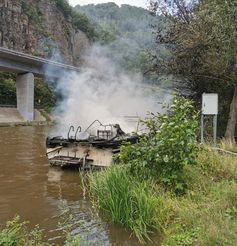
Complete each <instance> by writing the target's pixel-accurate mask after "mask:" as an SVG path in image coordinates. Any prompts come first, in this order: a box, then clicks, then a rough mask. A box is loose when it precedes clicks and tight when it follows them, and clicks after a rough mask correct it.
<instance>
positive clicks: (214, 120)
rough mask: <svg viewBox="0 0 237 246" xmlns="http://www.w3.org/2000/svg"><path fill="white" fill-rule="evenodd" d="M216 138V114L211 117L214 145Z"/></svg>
mask: <svg viewBox="0 0 237 246" xmlns="http://www.w3.org/2000/svg"><path fill="white" fill-rule="evenodd" d="M216 139H217V115H214V118H213V143H214V146H216Z"/></svg>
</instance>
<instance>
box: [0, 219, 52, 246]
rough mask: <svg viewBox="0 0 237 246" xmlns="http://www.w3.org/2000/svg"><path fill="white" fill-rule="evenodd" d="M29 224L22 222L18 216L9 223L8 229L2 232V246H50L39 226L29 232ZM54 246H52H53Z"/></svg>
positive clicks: (0, 243)
mask: <svg viewBox="0 0 237 246" xmlns="http://www.w3.org/2000/svg"><path fill="white" fill-rule="evenodd" d="M28 224H29V223H28V222H21V221H20V217H19V216H16V217H15V218H14V219H13V220H11V221H8V222H7V224H6V227H5V228H4V229H3V230H2V231H0V245H1V246H50V245H51V244H49V243H46V242H44V240H45V238H44V236H43V231H42V230H40V229H39V228H38V227H37V226H36V227H35V228H34V229H33V230H32V231H29V230H28V229H27V225H28ZM51 246H52V245H51Z"/></svg>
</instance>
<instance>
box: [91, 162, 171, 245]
mask: <svg viewBox="0 0 237 246" xmlns="http://www.w3.org/2000/svg"><path fill="white" fill-rule="evenodd" d="M90 187H91V192H92V194H93V195H94V196H95V198H96V201H97V205H98V207H99V208H101V209H102V210H103V211H105V213H106V214H108V215H110V216H111V218H112V220H113V221H114V222H117V223H121V224H123V225H125V226H126V227H128V228H130V229H131V230H132V231H133V232H134V233H135V235H136V236H137V237H138V239H139V240H140V241H143V240H144V239H145V238H149V234H150V232H152V231H161V230H162V225H163V224H165V221H166V216H167V214H168V209H166V206H165V204H164V201H163V200H162V199H159V198H158V197H156V196H155V194H154V190H153V184H152V183H151V182H148V181H146V182H139V181H137V180H136V179H135V178H134V177H132V176H131V175H129V173H128V172H127V170H126V166H113V167H110V168H108V169H107V170H106V171H104V172H101V173H93V174H92V175H91V176H90ZM160 211H162V213H160ZM159 221H160V222H161V221H162V222H161V223H160V222H159Z"/></svg>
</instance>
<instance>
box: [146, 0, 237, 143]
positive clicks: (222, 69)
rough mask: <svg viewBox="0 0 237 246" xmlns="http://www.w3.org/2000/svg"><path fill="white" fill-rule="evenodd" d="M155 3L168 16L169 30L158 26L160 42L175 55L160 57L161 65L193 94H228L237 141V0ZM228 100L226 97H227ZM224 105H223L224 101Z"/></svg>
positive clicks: (231, 134)
mask: <svg viewBox="0 0 237 246" xmlns="http://www.w3.org/2000/svg"><path fill="white" fill-rule="evenodd" d="M151 7H152V8H153V10H154V11H155V12H156V11H158V13H161V12H162V13H163V14H164V15H165V16H166V17H167V20H168V23H169V27H168V28H167V29H166V31H164V30H161V29H158V30H157V42H158V43H159V44H163V45H165V46H166V47H168V48H169V49H170V51H171V54H172V59H167V60H165V61H164V60H161V61H160V60H159V61H158V63H159V65H160V66H158V68H160V67H161V66H162V65H164V64H166V66H165V68H168V70H169V71H170V72H172V73H174V74H176V75H177V78H178V79H179V80H180V81H182V82H184V83H182V84H185V86H186V87H187V88H188V89H189V92H190V94H192V96H197V97H198V98H199V100H200V96H201V94H202V93H203V92H219V94H220V96H221V97H223V96H224V95H226V94H228V93H227V92H229V91H230V90H231V94H232V102H231V103H230V100H231V98H230V96H227V98H224V99H225V102H223V103H224V104H225V103H226V101H227V102H228V105H229V107H230V109H229V116H228V120H227V121H228V122H227V127H226V131H225V137H226V138H228V139H230V140H232V141H235V138H234V135H235V127H236V121H237V55H236V54H237V43H236V38H237V28H236V25H237V24H236V16H237V1H236V0H226V1H219V0H200V1H192V3H190V1H189V3H188V4H187V1H184V0H174V5H173V6H172V7H173V8H171V7H170V5H168V3H167V1H161V0H160V1H159V0H158V1H153V2H152V5H151ZM223 101H224V100H223ZM221 106H222V105H221Z"/></svg>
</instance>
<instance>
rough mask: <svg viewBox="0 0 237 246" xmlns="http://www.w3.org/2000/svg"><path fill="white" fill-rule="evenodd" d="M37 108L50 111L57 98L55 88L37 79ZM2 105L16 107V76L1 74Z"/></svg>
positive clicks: (0, 100)
mask: <svg viewBox="0 0 237 246" xmlns="http://www.w3.org/2000/svg"><path fill="white" fill-rule="evenodd" d="M34 89H35V91H34V94H35V96H34V100H35V106H36V107H38V108H42V109H45V110H46V111H48V112H50V110H51V109H52V108H53V107H54V106H55V103H56V97H55V95H54V92H53V87H52V85H50V84H49V83H46V82H44V81H43V79H40V78H35V87H34ZM0 104H2V105H3V106H4V105H12V106H15V105H16V104H17V102H16V75H15V74H9V73H1V74H0Z"/></svg>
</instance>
